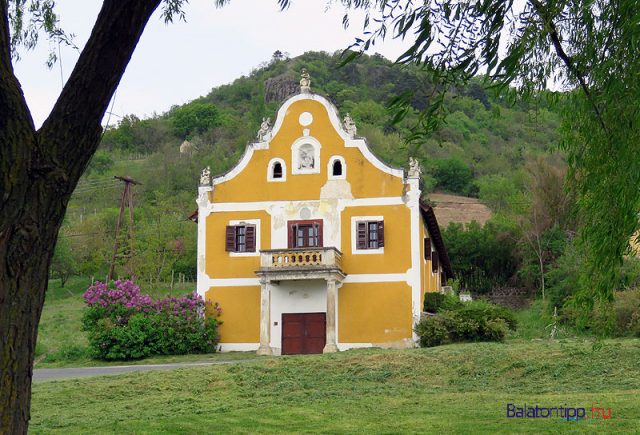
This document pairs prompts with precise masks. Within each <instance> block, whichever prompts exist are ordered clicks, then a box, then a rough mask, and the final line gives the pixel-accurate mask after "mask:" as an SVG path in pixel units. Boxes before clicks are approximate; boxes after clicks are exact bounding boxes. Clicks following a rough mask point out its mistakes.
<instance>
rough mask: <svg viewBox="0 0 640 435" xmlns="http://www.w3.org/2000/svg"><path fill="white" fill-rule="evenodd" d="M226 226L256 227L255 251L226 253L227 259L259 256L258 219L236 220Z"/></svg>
mask: <svg viewBox="0 0 640 435" xmlns="http://www.w3.org/2000/svg"><path fill="white" fill-rule="evenodd" d="M227 225H231V226H236V225H255V227H256V250H255V251H254V252H228V254H229V257H259V256H260V249H262V248H261V246H260V219H236V220H230V221H229V222H228V223H227Z"/></svg>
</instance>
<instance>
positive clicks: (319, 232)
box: [315, 221, 324, 248]
mask: <svg viewBox="0 0 640 435" xmlns="http://www.w3.org/2000/svg"><path fill="white" fill-rule="evenodd" d="M315 225H317V227H318V247H319V248H322V247H323V246H324V245H323V240H322V232H323V231H322V221H318V223H317V224H315Z"/></svg>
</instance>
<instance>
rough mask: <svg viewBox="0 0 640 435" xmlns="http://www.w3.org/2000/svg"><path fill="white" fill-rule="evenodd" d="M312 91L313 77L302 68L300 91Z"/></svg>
mask: <svg viewBox="0 0 640 435" xmlns="http://www.w3.org/2000/svg"><path fill="white" fill-rule="evenodd" d="M310 89H311V76H310V75H309V71H307V69H306V68H302V73H301V74H300V91H301V92H309V90H310Z"/></svg>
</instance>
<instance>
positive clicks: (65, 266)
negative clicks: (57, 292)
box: [51, 237, 78, 287]
mask: <svg viewBox="0 0 640 435" xmlns="http://www.w3.org/2000/svg"><path fill="white" fill-rule="evenodd" d="M77 273H78V268H77V267H76V259H75V258H74V256H73V252H72V250H71V243H69V239H67V238H66V237H58V241H57V243H56V249H55V251H54V253H53V258H52V259H51V275H53V276H57V277H58V278H59V279H60V287H64V285H65V284H66V282H67V280H68V279H69V278H70V277H71V276H72V275H75V274H77Z"/></svg>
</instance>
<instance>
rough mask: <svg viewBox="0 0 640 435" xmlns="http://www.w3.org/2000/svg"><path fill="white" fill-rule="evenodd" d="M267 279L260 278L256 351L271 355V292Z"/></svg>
mask: <svg viewBox="0 0 640 435" xmlns="http://www.w3.org/2000/svg"><path fill="white" fill-rule="evenodd" d="M270 293H271V292H270V289H269V281H268V280H267V279H260V347H259V348H258V351H257V352H256V353H257V354H258V355H271V354H272V352H271V346H270V345H269V342H270V341H271V337H270V325H271V297H270V296H271V294H270Z"/></svg>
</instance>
